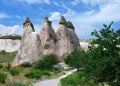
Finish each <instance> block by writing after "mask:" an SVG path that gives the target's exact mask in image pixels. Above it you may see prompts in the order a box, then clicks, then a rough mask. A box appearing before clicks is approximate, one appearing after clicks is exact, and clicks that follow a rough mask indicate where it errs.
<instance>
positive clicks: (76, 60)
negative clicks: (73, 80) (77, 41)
mask: <svg viewBox="0 0 120 86" xmlns="http://www.w3.org/2000/svg"><path fill="white" fill-rule="evenodd" d="M86 57H87V55H86V54H85V51H75V52H72V53H71V54H69V55H68V56H67V58H66V59H65V63H66V64H68V65H69V66H71V67H75V68H77V69H78V70H79V68H80V67H82V66H84V64H86V61H87V60H86Z"/></svg>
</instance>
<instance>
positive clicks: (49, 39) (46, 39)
mask: <svg viewBox="0 0 120 86" xmlns="http://www.w3.org/2000/svg"><path fill="white" fill-rule="evenodd" d="M40 39H41V44H42V50H43V54H44V55H47V54H51V53H54V50H55V44H56V34H55V31H54V29H53V28H52V22H51V21H49V20H48V18H47V17H46V18H45V19H44V22H43V26H42V28H41V30H40Z"/></svg>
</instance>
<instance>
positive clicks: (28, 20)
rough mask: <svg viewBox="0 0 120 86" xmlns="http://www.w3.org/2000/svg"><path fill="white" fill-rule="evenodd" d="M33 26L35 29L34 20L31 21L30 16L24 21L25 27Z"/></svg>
mask: <svg viewBox="0 0 120 86" xmlns="http://www.w3.org/2000/svg"><path fill="white" fill-rule="evenodd" d="M29 25H30V26H31V27H32V29H33V31H34V26H33V24H32V22H31V21H30V19H29V17H27V18H26V21H25V22H24V23H23V27H26V26H29Z"/></svg>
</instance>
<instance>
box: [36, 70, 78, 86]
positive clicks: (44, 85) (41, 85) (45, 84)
mask: <svg viewBox="0 0 120 86" xmlns="http://www.w3.org/2000/svg"><path fill="white" fill-rule="evenodd" d="M75 71H77V69H73V70H70V71H67V72H66V74H65V75H63V76H61V77H59V78H56V79H50V80H44V81H40V82H37V83H35V84H34V86H58V84H59V82H60V79H61V78H64V77H66V76H68V75H70V74H72V73H73V72H75Z"/></svg>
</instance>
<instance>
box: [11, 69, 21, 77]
mask: <svg viewBox="0 0 120 86" xmlns="http://www.w3.org/2000/svg"><path fill="white" fill-rule="evenodd" d="M9 72H10V74H11V75H12V76H15V75H19V73H20V71H19V70H17V69H15V68H11V69H10V70H9Z"/></svg>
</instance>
